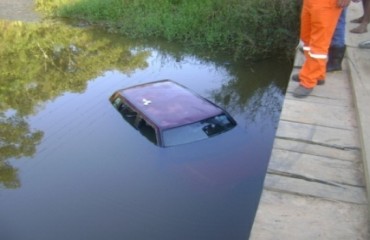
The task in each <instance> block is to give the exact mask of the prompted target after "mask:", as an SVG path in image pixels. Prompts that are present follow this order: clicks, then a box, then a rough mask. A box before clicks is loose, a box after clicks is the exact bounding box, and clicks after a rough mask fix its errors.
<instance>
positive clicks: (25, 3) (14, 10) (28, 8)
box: [0, 0, 41, 22]
mask: <svg viewBox="0 0 370 240" xmlns="http://www.w3.org/2000/svg"><path fill="white" fill-rule="evenodd" d="M1 19H4V20H12V21H24V22H37V21H39V20H40V19H41V16H40V15H39V14H37V13H36V12H35V10H34V1H33V0H17V1H14V0H0V20H1Z"/></svg>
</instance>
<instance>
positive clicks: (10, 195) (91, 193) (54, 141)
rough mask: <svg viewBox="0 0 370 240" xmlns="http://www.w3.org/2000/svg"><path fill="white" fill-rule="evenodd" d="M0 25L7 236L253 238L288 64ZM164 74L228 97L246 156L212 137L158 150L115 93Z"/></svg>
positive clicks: (0, 166)
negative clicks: (210, 146) (209, 147)
mask: <svg viewBox="0 0 370 240" xmlns="http://www.w3.org/2000/svg"><path fill="white" fill-rule="evenodd" d="M0 28H2V31H1V34H0V40H1V41H0V42H1V43H0V55H1V59H2V60H1V62H0V135H1V138H0V185H1V188H0V212H1V215H0V239H22V240H23V239H38V240H42V239H151V240H152V239H158V240H165V239H171V240H172V239H201V240H207V239H212V240H214V239H247V238H248V235H249V231H250V228H251V226H252V223H253V218H254V214H255V211H256V208H257V205H258V201H259V197H260V194H261V190H262V183H263V179H264V176H265V171H266V167H267V164H268V160H269V157H270V152H271V148H272V143H273V139H274V135H275V130H276V126H277V122H278V119H279V115H280V110H281V106H282V101H283V97H284V92H285V87H286V81H287V79H288V76H289V73H290V70H291V67H290V65H289V63H287V62H281V60H279V61H278V60H268V61H262V62H257V63H246V62H242V61H239V62H234V61H232V59H229V58H228V56H226V55H224V56H219V57H210V56H208V57H207V56H206V55H205V54H197V53H192V52H190V51H188V50H185V48H184V47H181V46H178V45H175V44H168V43H162V42H154V41H153V42H150V43H146V42H135V41H130V40H128V39H125V38H122V37H119V36H115V35H113V34H104V33H102V32H100V31H97V30H94V29H89V28H83V29H81V28H76V27H71V26H66V25H63V24H59V23H42V24H24V23H14V22H0ZM160 79H172V80H175V81H177V82H179V83H180V84H182V85H184V86H186V87H188V88H190V89H192V90H194V91H195V92H197V93H199V94H200V95H202V96H203V97H206V98H208V99H210V100H212V101H214V102H216V103H217V104H218V105H220V106H222V107H224V108H225V109H226V110H227V111H228V112H229V113H230V114H231V115H232V116H233V117H234V118H235V119H236V120H237V122H238V125H239V126H240V128H241V130H242V131H244V133H245V136H247V137H246V138H240V141H242V144H245V149H246V150H247V154H245V156H243V158H245V161H242V162H240V161H239V162H238V161H236V160H235V161H233V159H230V157H229V156H232V155H233V154H235V153H231V152H230V151H231V150H232V149H233V148H232V146H230V145H228V142H222V141H218V140H214V148H215V149H219V150H222V151H221V154H219V153H218V154H217V156H216V155H215V152H216V151H214V152H213V151H209V152H206V151H204V149H201V148H202V144H200V145H189V146H187V147H186V148H185V149H186V150H184V149H182V150H181V149H180V148H171V149H169V150H166V149H161V148H158V147H157V146H155V145H153V144H152V143H151V142H149V141H148V140H147V139H146V138H145V137H143V136H142V135H140V134H139V133H138V132H137V131H136V130H135V129H133V128H132V127H131V126H130V125H129V124H127V123H126V122H125V121H124V120H123V119H122V117H121V116H120V115H119V114H118V113H117V111H116V110H115V109H114V108H113V107H112V106H111V104H110V102H109V101H108V98H109V97H110V95H111V94H112V93H113V92H114V91H116V90H117V89H121V88H124V87H128V86H133V85H135V84H139V83H144V82H149V81H154V80H160ZM201 152H202V154H203V152H206V153H204V154H205V155H204V154H203V155H201V156H202V157H203V158H202V159H197V157H199V156H198V155H197V153H201ZM243 155H244V153H243ZM216 159H217V160H216ZM212 160H214V161H212ZM212 164H214V165H212ZM212 166H217V168H216V167H215V168H214V169H213V168H212Z"/></svg>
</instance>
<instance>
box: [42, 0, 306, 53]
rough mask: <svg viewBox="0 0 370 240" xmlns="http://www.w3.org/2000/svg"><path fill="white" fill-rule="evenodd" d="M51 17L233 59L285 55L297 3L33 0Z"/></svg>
mask: <svg viewBox="0 0 370 240" xmlns="http://www.w3.org/2000/svg"><path fill="white" fill-rule="evenodd" d="M36 2H37V6H38V9H41V10H42V11H44V12H46V13H48V14H49V15H52V16H59V17H68V18H77V19H84V20H87V21H90V22H94V23H104V25H106V26H109V28H110V29H114V30H115V31H116V32H119V33H121V34H124V35H126V36H129V37H132V38H148V37H158V38H164V39H166V40H168V41H176V42H181V43H183V44H186V45H188V46H192V47H195V48H199V49H206V50H207V51H212V52H228V53H229V54H232V55H233V56H234V58H245V59H261V58H268V57H270V56H276V54H278V55H285V54H286V53H288V52H291V50H292V49H293V48H294V47H295V45H296V43H297V40H298V27H299V26H298V22H299V21H298V17H299V16H298V13H299V3H298V2H299V1H291V0H228V1H224V0H202V1H199V0H105V1H101V0H54V1H53V0H37V1H36Z"/></svg>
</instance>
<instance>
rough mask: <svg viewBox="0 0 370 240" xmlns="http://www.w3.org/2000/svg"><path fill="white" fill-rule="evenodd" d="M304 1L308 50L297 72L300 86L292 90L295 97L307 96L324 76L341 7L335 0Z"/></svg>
mask: <svg viewBox="0 0 370 240" xmlns="http://www.w3.org/2000/svg"><path fill="white" fill-rule="evenodd" d="M305 2H307V5H308V6H309V13H310V14H309V16H310V19H309V20H310V26H311V31H310V33H311V34H310V40H309V47H310V51H309V54H308V58H307V59H306V61H305V63H304V64H303V66H302V69H301V71H300V73H299V79H300V86H298V87H297V88H296V89H295V91H294V92H293V96H295V97H305V96H307V95H308V94H310V92H311V91H312V89H313V88H314V87H315V86H316V85H317V81H318V80H319V79H320V77H322V76H323V77H325V72H326V61H327V54H328V49H329V45H330V42H331V39H332V37H333V33H334V30H335V27H336V25H337V22H338V19H339V16H340V14H341V12H342V9H340V8H338V7H337V5H336V4H337V2H336V0H331V1H328V2H326V1H324V2H321V1H320V2H318V1H316V0H305ZM302 40H303V39H302ZM303 41H304V40H303Z"/></svg>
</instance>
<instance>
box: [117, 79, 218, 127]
mask: <svg viewBox="0 0 370 240" xmlns="http://www.w3.org/2000/svg"><path fill="white" fill-rule="evenodd" d="M119 93H120V94H121V95H122V96H124V98H125V99H126V100H127V101H128V102H129V103H131V104H132V105H133V106H134V107H135V108H136V109H137V110H138V111H140V112H141V113H142V114H143V115H144V116H145V117H146V118H148V119H150V120H151V121H152V122H153V123H154V124H156V125H157V126H158V127H159V128H162V129H167V128H173V127H177V126H181V125H186V124H189V123H193V122H197V121H200V120H203V119H207V118H209V117H212V116H215V115H218V114H220V113H222V112H223V110H222V109H221V108H219V107H217V106H216V105H214V104H212V103H211V102H209V101H207V100H206V99H204V98H202V97H201V96H199V95H198V94H196V93H193V92H192V91H190V90H189V89H187V88H185V87H183V86H181V85H180V84H178V83H175V82H173V81H171V80H161V81H156V82H150V83H146V84H141V85H137V86H134V87H130V88H126V89H122V90H119Z"/></svg>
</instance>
